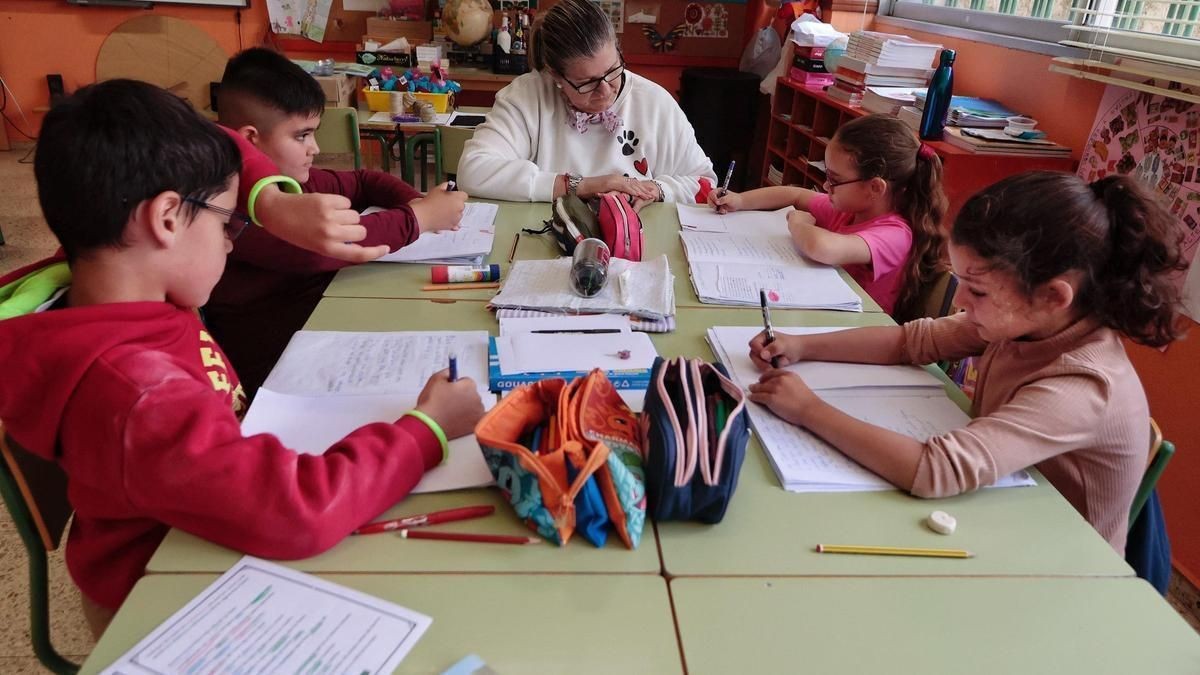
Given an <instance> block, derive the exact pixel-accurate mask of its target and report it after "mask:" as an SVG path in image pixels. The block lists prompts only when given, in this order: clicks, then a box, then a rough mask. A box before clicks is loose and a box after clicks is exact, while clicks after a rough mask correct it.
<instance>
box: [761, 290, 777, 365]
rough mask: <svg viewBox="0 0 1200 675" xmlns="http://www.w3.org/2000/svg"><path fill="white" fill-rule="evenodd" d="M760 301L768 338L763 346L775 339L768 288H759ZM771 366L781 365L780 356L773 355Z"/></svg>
mask: <svg viewBox="0 0 1200 675" xmlns="http://www.w3.org/2000/svg"><path fill="white" fill-rule="evenodd" d="M758 302H759V304H760V305H762V315H763V327H765V328H766V329H767V339H766V341H765V342H763V346H764V347H765V346H767V345H769V344H771V343H772V342H774V341H775V329H774V328H772V327H771V310H770V308H768V307H767V291H766V289H763V288H760V289H758ZM771 367H772V368H778V367H779V357H778V356H773V357H771Z"/></svg>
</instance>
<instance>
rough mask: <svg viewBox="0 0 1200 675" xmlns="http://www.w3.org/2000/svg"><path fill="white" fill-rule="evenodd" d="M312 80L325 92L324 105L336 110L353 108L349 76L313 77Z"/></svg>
mask: <svg viewBox="0 0 1200 675" xmlns="http://www.w3.org/2000/svg"><path fill="white" fill-rule="evenodd" d="M313 78H314V79H315V80H316V81H317V83H319V84H320V85H321V90H322V91H324V92H325V105H327V106H335V107H338V108H353V107H354V89H355V86H354V84H355V83H354V82H353V81H352V80H351V78H350V76H349V75H346V74H345V73H338V74H337V75H314V76H313Z"/></svg>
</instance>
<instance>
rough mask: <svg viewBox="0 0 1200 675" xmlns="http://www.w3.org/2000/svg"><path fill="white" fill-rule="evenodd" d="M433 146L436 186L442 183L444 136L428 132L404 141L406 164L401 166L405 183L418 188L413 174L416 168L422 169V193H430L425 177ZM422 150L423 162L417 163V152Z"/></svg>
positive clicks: (414, 135) (435, 132) (427, 180)
mask: <svg viewBox="0 0 1200 675" xmlns="http://www.w3.org/2000/svg"><path fill="white" fill-rule="evenodd" d="M430 145H432V146H433V175H434V184H435V185H436V184H439V183H441V182H442V136H441V134H439V133H437V131H436V130H435V131H426V132H422V133H419V134H413V135H411V136H409V137H407V138H406V139H405V141H404V163H403V164H402V165H401V168H400V171H401V175H402V176H403V177H404V182H406V183H408V184H409V185H412V186H413V187H416V183H415V182H413V173H414V170H415V168H416V166H420V167H421V192H428V191H429V179H428V178H426V176H425V165H426V163H427V159H428V153H429V146H430ZM418 146H420V148H421V160H420V163H419V164H418V163H417V159H416V151H417V147H418Z"/></svg>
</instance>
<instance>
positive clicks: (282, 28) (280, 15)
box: [267, 0, 307, 35]
mask: <svg viewBox="0 0 1200 675" xmlns="http://www.w3.org/2000/svg"><path fill="white" fill-rule="evenodd" d="M301 2H307V0H267V18H268V20H269V21H270V22H271V32H272V33H275V34H276V35H299V34H300V17H301V15H302V14H303V11H302V7H301V5H300V3H301Z"/></svg>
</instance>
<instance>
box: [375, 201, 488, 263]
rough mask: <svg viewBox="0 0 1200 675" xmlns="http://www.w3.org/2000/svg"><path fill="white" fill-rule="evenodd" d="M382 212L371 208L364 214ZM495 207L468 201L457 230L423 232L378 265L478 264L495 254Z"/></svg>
mask: <svg viewBox="0 0 1200 675" xmlns="http://www.w3.org/2000/svg"><path fill="white" fill-rule="evenodd" d="M380 210H382V209H377V208H374V207H372V208H369V209H367V210H366V211H363V215H364V216H365V215H369V214H371V213H375V212H377V211H380ZM499 211H500V207H498V206H496V205H495V204H483V203H481V202H467V206H466V209H465V210H464V211H463V217H462V222H461V223H460V224H459V227H458V229H457V230H443V231H441V232H424V233H422V234H421V236H420V237H417V240H416V241H414V242H413V243H411V244H409V245H408V246H404V247H402V248H399V249H397V250H395V251H393V252H391V253H389V254H387V255H385V256H383V257H382V258H379V259H378V260H377V262H398V263H425V264H447V265H479V264H482V263H483V259H484V258H486V257H487V256H488V254H489V253H491V252H492V244H493V243H494V242H495V239H496V227H495V223H496V214H497V213H498V212H499Z"/></svg>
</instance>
